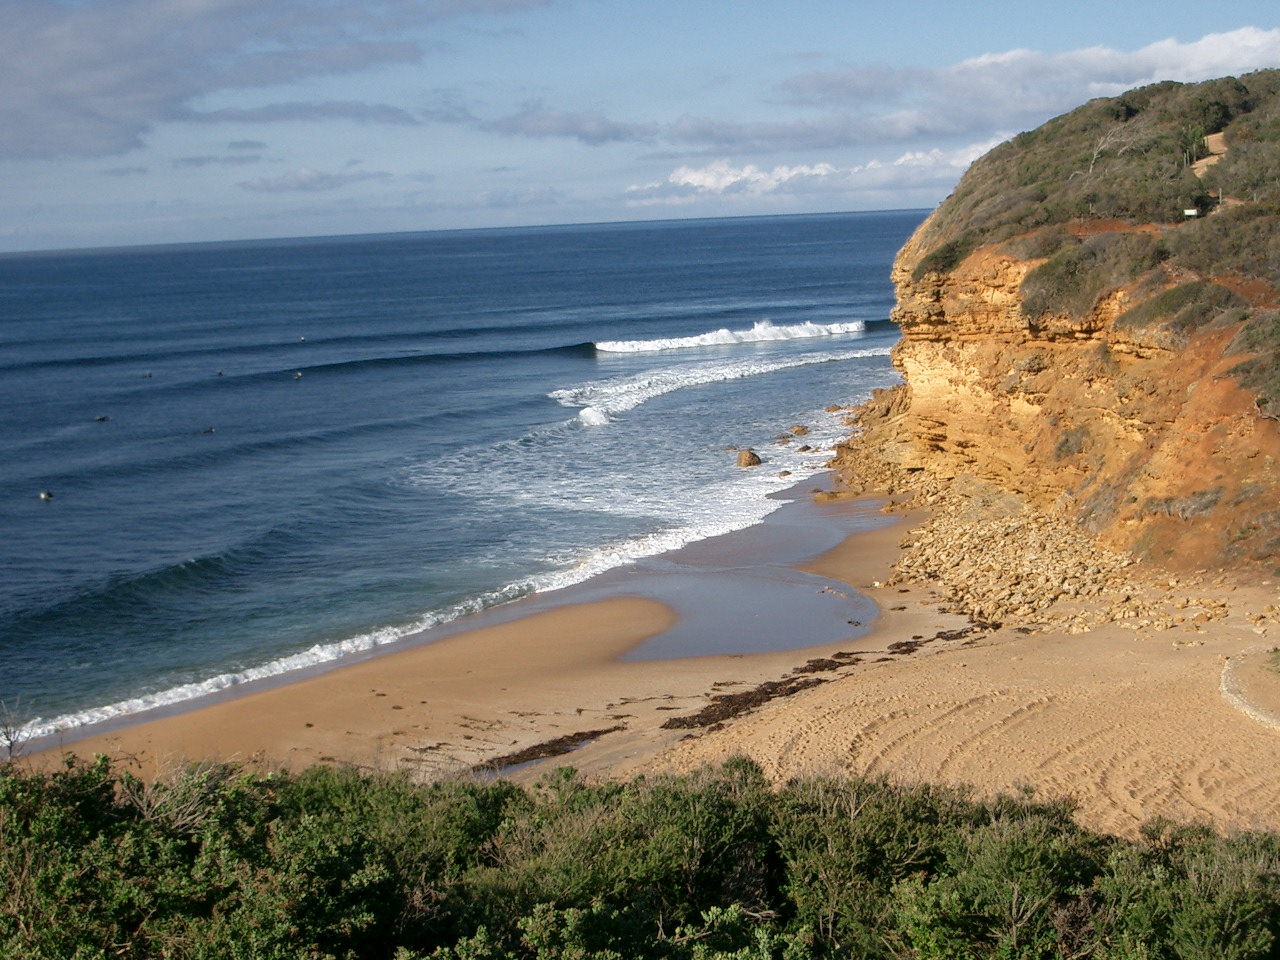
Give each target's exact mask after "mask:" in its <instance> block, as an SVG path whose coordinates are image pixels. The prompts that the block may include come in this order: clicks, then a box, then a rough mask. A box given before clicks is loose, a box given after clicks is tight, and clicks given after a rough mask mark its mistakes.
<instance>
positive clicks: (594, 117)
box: [464, 100, 658, 146]
mask: <svg viewBox="0 0 1280 960" xmlns="http://www.w3.org/2000/svg"><path fill="white" fill-rule="evenodd" d="M464 116H466V115H464ZM480 128H481V129H483V130H489V131H492V132H495V133H505V134H515V135H520V136H526V137H572V138H573V139H575V140H580V141H582V142H583V143H588V144H591V145H593V146H598V145H599V144H602V143H616V142H620V141H643V140H649V139H652V138H653V136H654V134H655V133H657V130H658V128H657V127H656V126H655V125H653V124H635V123H619V122H618V121H615V120H610V119H609V118H608V117H606V116H605V115H604V114H603V113H600V112H598V111H589V112H577V113H575V112H570V111H565V110H548V109H547V108H546V107H545V106H543V104H542V102H541V101H536V100H535V101H533V102H531V103H527V104H525V105H524V107H522V108H521V109H520V111H519V112H518V113H515V114H513V115H511V116H509V117H503V118H502V119H499V120H492V121H488V122H486V123H482V124H480Z"/></svg>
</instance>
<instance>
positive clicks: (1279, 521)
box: [861, 242, 1280, 572]
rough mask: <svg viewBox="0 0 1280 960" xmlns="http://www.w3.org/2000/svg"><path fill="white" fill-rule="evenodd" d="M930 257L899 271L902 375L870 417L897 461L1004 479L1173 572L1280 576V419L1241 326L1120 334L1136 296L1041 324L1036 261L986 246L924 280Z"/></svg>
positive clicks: (868, 423) (943, 472) (871, 429)
mask: <svg viewBox="0 0 1280 960" xmlns="http://www.w3.org/2000/svg"><path fill="white" fill-rule="evenodd" d="M919 257H920V251H919V250H918V248H917V247H916V245H915V244H914V242H910V243H908V244H907V246H906V247H904V248H903V250H902V252H901V253H900V254H899V256H898V260H897V263H896V265H895V268H894V283H895V285H896V288H897V297H898V305H897V308H896V310H895V312H894V319H895V320H896V321H897V322H898V323H899V324H900V326H901V328H902V334H903V339H902V341H901V342H900V343H899V344H898V346H897V347H896V348H895V352H894V362H895V364H896V366H897V367H898V369H899V370H900V371H901V372H902V374H903V376H904V378H905V380H906V382H905V384H904V385H903V386H901V387H898V388H895V395H893V396H889V397H881V398H879V399H878V400H877V401H875V402H873V403H872V404H869V405H868V407H867V408H866V409H865V410H864V412H863V415H862V418H861V425H862V427H863V429H864V430H865V431H866V432H867V433H868V434H870V435H871V437H873V438H874V442H876V443H877V445H878V446H879V447H880V448H881V450H882V451H883V452H884V453H885V455H886V456H887V457H888V458H889V459H890V460H892V461H893V462H895V463H896V464H897V465H898V466H900V467H902V468H904V469H907V470H912V471H927V472H929V473H931V474H934V475H938V476H958V475H964V474H967V475H971V476H975V477H978V478H980V479H982V480H986V481H990V482H993V483H995V484H997V485H998V486H999V487H1001V488H1003V489H1005V490H1009V491H1011V492H1015V493H1017V494H1020V495H1022V496H1023V497H1025V498H1026V499H1027V500H1028V501H1029V502H1030V503H1031V504H1033V505H1034V506H1035V507H1036V508H1037V509H1041V510H1046V511H1047V510H1053V511H1057V512H1060V513H1062V514H1065V515H1067V516H1070V517H1072V518H1074V519H1075V520H1076V521H1077V522H1078V524H1079V525H1080V526H1081V527H1082V528H1083V529H1085V530H1087V531H1089V532H1091V533H1093V534H1095V535H1097V536H1098V537H1099V538H1100V539H1101V540H1102V541H1103V542H1105V543H1107V544H1108V545H1109V546H1112V547H1114V548H1119V549H1122V550H1126V551H1130V552H1132V553H1134V554H1136V555H1138V556H1140V557H1144V558H1149V559H1151V560H1154V561H1156V562H1158V563H1160V564H1161V565H1164V566H1168V567H1170V568H1174V569H1180V568H1181V569H1188V568H1189V569H1202V568H1214V567H1224V566H1236V565H1242V564H1244V565H1251V566H1252V565H1260V566H1261V567H1262V568H1263V569H1265V570H1266V571H1267V572H1270V571H1271V570H1273V569H1275V568H1277V567H1280V429H1278V428H1280V422H1277V421H1276V420H1274V419H1268V418H1266V417H1263V416H1261V415H1260V413H1259V411H1258V408H1257V406H1256V404H1255V402H1254V396H1253V394H1252V393H1251V392H1249V391H1248V390H1246V389H1244V388H1242V387H1241V386H1240V385H1239V384H1238V383H1237V382H1236V380H1235V378H1233V377H1232V376H1231V375H1230V371H1231V370H1232V368H1233V367H1235V366H1236V365H1237V364H1239V363H1240V362H1241V361H1242V360H1244V359H1246V357H1247V355H1245V354H1241V353H1239V352H1236V351H1234V350H1232V344H1233V341H1235V339H1236V335H1237V334H1238V332H1239V329H1238V325H1233V324H1232V323H1229V322H1225V321H1219V322H1216V323H1213V324H1208V325H1206V326H1205V327H1203V328H1201V329H1200V330H1199V331H1197V332H1196V333H1195V334H1193V335H1191V336H1190V338H1189V339H1184V340H1182V341H1180V342H1173V338H1171V337H1170V335H1169V334H1168V333H1167V332H1161V330H1160V329H1158V328H1157V329H1154V330H1145V331H1143V330H1134V329H1127V328H1126V329H1121V328H1119V327H1118V326H1117V325H1116V323H1115V320H1116V317H1117V316H1118V315H1119V314H1120V313H1121V312H1122V311H1123V310H1124V309H1125V308H1126V307H1127V306H1129V305H1130V300H1129V298H1130V296H1131V295H1132V293H1131V292H1130V291H1126V290H1117V291H1114V292H1113V293H1112V294H1110V295H1109V296H1107V297H1104V298H1103V299H1102V301H1101V302H1100V303H1099V305H1098V306H1097V307H1096V308H1095V309H1094V311H1093V313H1092V314H1091V315H1090V316H1089V317H1087V318H1085V319H1083V320H1078V319H1072V318H1070V317H1067V316H1062V317H1039V318H1036V320H1035V322H1034V323H1033V322H1031V321H1029V320H1028V319H1027V318H1026V317H1024V316H1023V315H1022V313H1021V310H1020V307H1021V302H1022V298H1021V294H1020V292H1019V291H1020V285H1021V283H1022V280H1023V279H1024V278H1025V277H1026V275H1027V273H1028V272H1029V271H1030V270H1031V269H1032V268H1033V267H1034V266H1035V265H1036V264H1035V263H1034V262H1027V261H1020V260H1017V259H1015V258H1013V257H1010V256H1008V255H1005V254H1003V253H1000V252H999V251H998V250H995V249H992V248H989V247H988V248H982V249H979V250H977V251H975V252H973V253H972V254H970V255H969V257H967V258H966V259H965V260H964V261H963V262H962V263H960V264H959V265H958V266H957V267H956V268H955V269H954V270H953V271H951V272H950V273H947V274H939V273H927V274H925V275H924V276H923V277H921V278H918V279H917V278H914V277H913V270H914V268H915V266H916V264H917V263H918V261H919Z"/></svg>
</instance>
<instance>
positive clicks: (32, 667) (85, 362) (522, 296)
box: [0, 211, 925, 736]
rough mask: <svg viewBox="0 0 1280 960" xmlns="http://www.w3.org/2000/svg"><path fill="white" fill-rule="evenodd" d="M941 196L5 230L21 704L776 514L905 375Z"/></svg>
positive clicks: (100, 694)
mask: <svg viewBox="0 0 1280 960" xmlns="http://www.w3.org/2000/svg"><path fill="white" fill-rule="evenodd" d="M924 215H925V212H924V211H897V212H884V213H859V214H832V215H822V216H789V217H761V218H745V219H725V220H693V221H668V222H658V223H652V222H650V223H625V224H603V225H588V226H564V227H537V228H524V229H496V230H473V231H450V232H433V233H418V234H397V235H384V236H367V237H343V238H325V239H307V240H282V241H256V242H244V243H218V244H199V245H185V246H172V247H147V248H132V249H118V250H103V251H89V252H67V253H41V254H16V255H5V256H0V409H3V410H4V411H5V416H4V417H2V418H0V450H3V457H2V458H0V534H2V536H0V702H2V703H3V705H4V708H5V710H6V712H7V714H8V715H9V717H10V718H11V719H13V718H16V719H17V720H18V721H19V722H21V723H22V724H25V729H24V733H25V734H26V735H29V736H44V735H51V734H53V733H55V732H56V731H60V730H69V729H75V728H79V727H82V726H84V725H85V724H89V723H94V722H98V721H102V720H106V719H111V718H119V717H124V716H128V715H130V714H135V713H139V712H141V711H144V710H147V709H150V708H153V707H157V706H165V705H174V704H182V703H184V702H186V701H189V700H193V699H195V698H198V697H201V696H204V695H207V694H209V693H211V692H214V691H218V690H225V689H228V688H234V687H237V686H239V685H241V684H243V683H245V682H248V681H251V680H255V679H259V678H266V677H281V676H286V675H287V674H289V673H290V672H291V671H296V670H303V669H308V668H314V667H315V666H316V665H317V664H322V663H326V662H330V661H334V660H335V659H340V658H342V657H345V656H352V655H360V654H361V653H363V652H367V651H370V650H372V649H375V648H382V647H386V646H387V645H389V644H394V643H396V642H397V641H400V640H401V639H402V638H405V637H408V636H411V635H416V634H418V633H420V632H421V631H423V630H428V631H430V630H431V629H433V628H440V627H443V626H445V625H450V624H455V625H456V624H457V623H459V622H462V623H465V622H467V621H466V620H465V619H464V618H466V617H468V616H469V615H472V614H475V613H478V612H480V611H485V610H490V609H493V608H499V607H501V605H503V604H505V603H507V602H508V601H511V600H514V599H516V598H520V597H526V596H529V595H532V594H542V595H552V594H553V593H554V592H555V591H558V590H560V589H562V588H565V587H568V586H570V585H573V584H582V583H588V582H590V581H592V580H593V579H594V578H598V577H600V576H601V575H602V574H605V573H606V572H607V571H611V570H615V571H616V570H618V569H620V568H626V567H628V565H635V564H637V563H641V562H645V561H646V558H649V560H650V562H658V561H659V560H660V558H662V557H664V556H670V555H671V554H670V553H669V552H670V551H672V550H676V549H677V548H682V547H683V548H689V547H690V545H696V544H698V543H702V542H709V541H710V540H711V539H713V538H717V537H719V536H721V535H724V534H728V533H730V532H732V531H748V532H749V530H750V529H751V528H756V529H767V527H765V526H761V525H762V524H764V523H765V522H766V521H767V518H769V517H770V516H772V515H773V514H774V512H775V511H777V510H778V509H779V507H780V506H781V505H782V504H784V503H785V502H786V500H785V491H787V490H788V489H791V488H794V487H795V485H796V484H797V483H802V482H803V481H804V480H806V478H811V477H814V476H815V475H816V474H820V473H822V472H823V471H824V469H825V466H826V463H827V461H828V459H829V457H830V454H831V448H832V445H833V444H834V443H835V442H836V441H838V440H839V439H840V438H841V437H842V436H843V435H844V434H845V432H846V431H847V428H846V427H845V426H844V424H843V421H842V419H841V417H840V415H839V414H838V413H833V412H830V411H829V410H828V408H829V407H830V406H832V405H841V404H852V403H856V402H858V401H861V400H863V399H865V398H866V397H867V396H868V395H869V394H870V392H871V391H872V390H873V389H874V388H876V387H881V386H887V385H889V384H892V383H895V382H897V376H896V374H895V372H894V371H893V369H892V366H891V364H890V360H889V350H890V348H891V347H892V345H893V344H894V343H895V342H896V341H897V339H898V333H897V329H896V328H895V327H894V326H893V325H892V324H891V323H890V322H889V321H888V317H889V311H890V308H891V307H892V304H893V291H892V287H891V285H890V282H889V268H890V264H891V262H892V259H893V256H894V254H895V253H896V251H897V250H898V248H899V247H900V246H901V245H902V244H903V242H904V241H905V240H906V239H907V237H908V236H909V235H910V233H911V231H912V230H913V229H914V228H915V227H916V226H917V225H918V224H919V223H920V222H921V220H922V219H923V217H924ZM797 424H802V425H804V426H805V427H807V428H808V430H809V433H808V434H807V435H805V436H802V437H800V436H792V434H791V427H792V426H793V425H797ZM739 448H751V449H753V450H755V451H756V452H757V453H758V454H759V455H760V457H761V458H762V460H763V461H764V462H763V463H762V464H761V465H760V466H759V467H755V468H751V469H743V468H740V467H739V466H738V465H737V460H736V452H735V451H736V450H737V449H739ZM672 579H673V580H678V577H674V576H673V578H672ZM428 636H429V634H428ZM680 653H681V650H680V649H668V650H667V651H666V653H665V654H664V655H673V656H675V655H680Z"/></svg>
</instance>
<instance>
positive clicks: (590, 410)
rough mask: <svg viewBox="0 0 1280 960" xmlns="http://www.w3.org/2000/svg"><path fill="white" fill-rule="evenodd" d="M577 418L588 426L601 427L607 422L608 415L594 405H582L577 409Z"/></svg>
mask: <svg viewBox="0 0 1280 960" xmlns="http://www.w3.org/2000/svg"><path fill="white" fill-rule="evenodd" d="M578 419H579V420H581V421H582V422H583V423H584V424H586V425H587V426H588V427H603V426H604V425H605V424H607V423H609V422H610V421H609V415H608V414H607V413H602V412H601V411H599V410H597V409H596V408H595V407H583V408H582V409H581V410H579V411H578Z"/></svg>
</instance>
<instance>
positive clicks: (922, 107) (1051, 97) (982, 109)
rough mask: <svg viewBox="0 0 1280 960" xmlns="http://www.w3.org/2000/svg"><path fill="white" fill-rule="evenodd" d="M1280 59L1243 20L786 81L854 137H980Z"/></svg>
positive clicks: (1275, 39)
mask: <svg viewBox="0 0 1280 960" xmlns="http://www.w3.org/2000/svg"><path fill="white" fill-rule="evenodd" d="M1278 65H1280V29H1272V30H1262V29H1259V28H1257V27H1243V28H1241V29H1239V30H1233V31H1231V32H1229V33H1218V34H1210V35H1208V36H1205V37H1203V38H1201V39H1199V40H1196V41H1193V42H1190V43H1180V42H1179V41H1177V40H1172V39H1170V40H1161V41H1159V42H1157V43H1152V44H1149V45H1148V46H1146V47H1143V48H1141V49H1139V50H1135V51H1122V50H1115V49H1112V48H1110V47H1102V46H1097V47H1088V48H1085V49H1081V50H1072V51H1069V52H1067V53H1060V54H1045V53H1039V52H1036V51H1033V50H1024V49H1019V50H1008V51H1004V52H1000V53H991V54H984V55H983V56H980V57H973V58H971V59H968V60H964V61H961V62H960V63H958V64H954V65H952V66H948V67H942V68H938V69H934V70H924V69H918V68H912V69H902V70H893V69H889V68H886V67H881V66H873V67H858V68H852V69H848V70H836V71H814V70H811V71H807V72H805V73H802V74H798V75H796V76H794V77H791V78H790V79H788V80H786V81H784V83H783V84H782V91H783V92H784V93H785V94H787V95H788V96H789V97H790V101H791V103H792V104H793V105H795V106H797V107H802V108H813V107H817V108H823V109H827V110H833V111H836V113H835V114H834V116H839V117H843V118H845V120H846V126H847V129H849V130H850V131H853V135H852V136H851V138H850V140H849V141H848V142H849V143H850V144H853V143H866V142H869V141H870V140H872V139H878V140H884V139H893V140H899V141H907V140H911V139H920V138H926V137H949V136H973V135H980V134H981V133H983V132H985V131H989V130H991V129H993V128H995V127H997V126H999V127H1006V128H1007V127H1009V126H1014V127H1015V128H1018V129H1026V128H1029V127H1033V126H1038V125H1039V124H1041V123H1043V122H1044V121H1045V120H1048V119H1049V118H1050V117H1053V116H1055V115H1057V114H1060V113H1064V112H1066V111H1068V110H1071V109H1073V108H1075V107H1077V106H1079V105H1080V104H1081V103H1083V102H1084V101H1086V100H1089V99H1092V98H1094V97H1101V96H1115V95H1116V94H1119V93H1123V92H1124V91H1125V90H1128V89H1131V88H1133V87H1137V86H1142V85H1144V84H1148V83H1154V82H1156V81H1159V80H1177V81H1182V82H1187V83H1191V82H1197V81H1200V80H1207V79H1211V78H1214V77H1220V76H1228V75H1239V74H1243V73H1248V72H1251V71H1253V70H1260V69H1265V68H1269V67H1275V66H1278ZM829 123H833V121H829ZM833 125H834V124H833Z"/></svg>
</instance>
